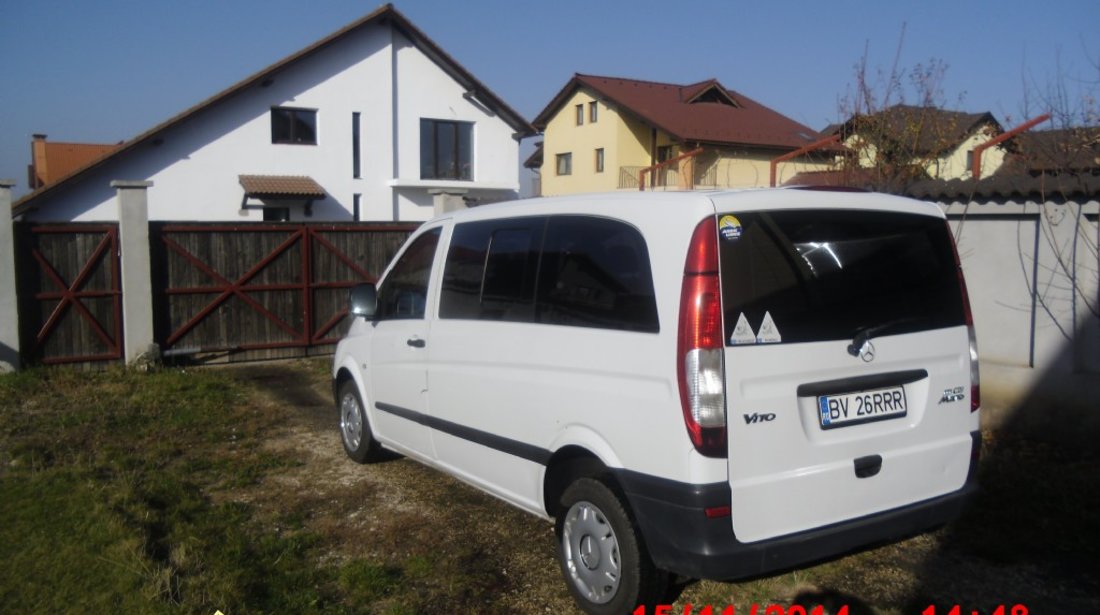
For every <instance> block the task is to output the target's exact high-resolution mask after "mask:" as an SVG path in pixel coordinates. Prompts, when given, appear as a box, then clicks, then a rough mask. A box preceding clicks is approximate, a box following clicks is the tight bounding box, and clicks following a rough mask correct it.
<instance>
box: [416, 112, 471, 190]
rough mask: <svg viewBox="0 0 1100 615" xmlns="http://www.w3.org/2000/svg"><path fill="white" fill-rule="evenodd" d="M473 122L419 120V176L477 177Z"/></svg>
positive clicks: (434, 177)
mask: <svg viewBox="0 0 1100 615" xmlns="http://www.w3.org/2000/svg"><path fill="white" fill-rule="evenodd" d="M473 135H474V125H473V124H472V123H470V122H452V121H448V120H429V119H423V118H422V119H421V120H420V179H463V180H472V179H473V178H474V148H473Z"/></svg>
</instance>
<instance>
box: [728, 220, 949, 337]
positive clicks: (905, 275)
mask: <svg viewBox="0 0 1100 615" xmlns="http://www.w3.org/2000/svg"><path fill="white" fill-rule="evenodd" d="M719 218H720V223H719V227H720V231H719V232H720V235H719V239H718V242H719V256H720V258H721V264H720V267H721V271H722V306H723V309H724V310H725V327H726V339H727V340H730V337H731V336H732V335H733V329H734V327H735V326H736V324H737V322H738V320H739V319H740V317H741V315H742V314H743V315H744V316H745V317H746V319H747V321H748V324H749V325H750V326H751V327H752V330H753V331H757V332H758V331H760V326H761V324H762V322H763V320H764V315H765V313H770V314H771V317H772V320H773V321H774V323H775V329H776V331H777V332H778V334H779V335H780V336H781V338H782V342H811V341H822V340H845V339H848V340H850V339H852V338H853V336H855V334H856V333H858V332H859V331H860V330H862V329H867V328H870V327H882V326H883V325H886V327H885V328H883V329H881V332H880V333H879V335H893V334H898V333H907V332H913V331H920V330H925V329H935V328H942V327H950V326H956V325H961V324H963V323H964V315H963V308H962V299H961V297H960V292H959V282H958V277H957V268H956V265H955V259H954V255H953V252H952V249H951V243H950V242H951V238H950V236H949V234H948V230H947V225H946V223H944V221H943V220H941V219H939V218H933V217H930V216H920V215H912V214H901V213H890V212H875V211H835V210H833V211H807V210H801V211H799V210H789V211H772V212H754V213H744V214H737V215H736V219H737V221H739V223H740V226H741V232H740V233H739V234H738V233H736V232H730V233H726V234H723V233H722V231H721V227H722V226H723V222H722V220H728V219H727V218H724V217H723V216H719ZM727 230H729V229H727Z"/></svg>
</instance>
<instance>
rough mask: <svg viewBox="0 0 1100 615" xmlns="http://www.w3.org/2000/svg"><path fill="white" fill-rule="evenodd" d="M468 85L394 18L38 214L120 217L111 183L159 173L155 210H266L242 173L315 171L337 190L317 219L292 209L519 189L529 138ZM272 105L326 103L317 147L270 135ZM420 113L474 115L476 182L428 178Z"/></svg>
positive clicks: (398, 206)
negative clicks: (355, 150)
mask: <svg viewBox="0 0 1100 615" xmlns="http://www.w3.org/2000/svg"><path fill="white" fill-rule="evenodd" d="M391 37H393V39H394V41H395V43H396V44H395V45H391ZM394 75H396V76H397V84H396V87H394V82H393V76H394ZM463 92H464V90H463V88H461V87H460V86H459V85H458V84H457V83H456V82H455V81H454V80H452V79H451V78H450V77H449V76H447V74H446V73H445V72H444V71H443V70H442V69H441V68H440V67H439V66H437V65H436V64H434V63H433V62H432V61H431V60H429V59H428V58H427V57H426V56H424V55H423V54H422V53H421V52H420V50H419V49H417V48H416V47H415V46H413V45H412V44H411V43H409V42H408V41H407V40H405V39H404V38H403V37H401V36H400V35H399V34H397V33H391V29H390V28H384V27H380V26H377V25H375V26H372V27H366V28H362V29H360V30H358V31H356V32H355V33H353V34H351V35H349V36H346V37H344V38H343V39H341V40H340V42H339V43H337V44H335V45H332V46H330V47H328V48H327V49H325V50H323V51H321V52H319V53H315V54H314V55H312V56H311V57H309V58H307V59H304V60H301V61H299V62H297V63H295V64H294V65H293V66H291V67H290V68H288V69H285V70H283V71H280V72H279V73H277V74H275V75H274V82H273V83H272V84H271V85H269V86H268V87H261V86H260V85H256V86H253V87H251V88H249V89H248V90H247V91H245V92H242V93H240V94H238V95H236V96H234V97H232V98H230V99H228V100H223V101H220V102H219V103H217V104H215V105H213V106H212V107H209V108H207V109H204V110H203V111H201V112H199V113H198V114H196V115H194V116H192V117H191V118H190V119H188V120H187V121H185V122H184V123H182V124H180V125H177V126H175V127H173V128H172V129H170V130H168V131H166V132H164V133H162V134H161V135H160V139H159V141H160V143H159V144H154V143H144V144H142V145H140V146H138V147H136V148H134V149H132V150H131V151H129V152H126V153H124V154H122V155H120V156H119V157H118V158H116V159H115V160H113V161H112V162H111V163H109V164H107V165H104V167H103V168H101V169H98V170H96V171H94V172H92V173H89V174H87V175H86V176H84V177H82V178H81V179H80V181H78V182H72V183H73V184H75V185H70V186H67V187H65V188H63V189H60V190H57V191H55V192H52V193H49V194H47V195H46V196H44V197H43V198H41V199H40V200H39V202H38V204H39V205H40V207H39V208H38V210H36V211H34V212H32V213H30V214H29V215H28V217H29V218H31V219H39V220H81V221H84V220H110V219H114V218H115V217H116V205H115V201H114V197H115V194H114V191H113V190H112V189H110V187H109V185H108V184H109V183H110V181H112V180H116V179H123V180H137V179H145V180H151V181H152V182H153V187H152V188H150V190H149V216H150V219H151V220H195V221H206V220H210V221H258V220H262V219H263V214H262V212H261V211H259V210H241V209H240V205H241V199H242V196H243V190H242V188H241V186H240V183H239V180H238V175H241V174H249V175H308V176H310V177H312V178H314V179H315V180H317V182H318V183H319V184H320V185H321V186H322V187H324V189H325V190H326V192H327V193H328V196H327V198H325V199H323V200H318V201H315V202H314V204H313V216H312V217H311V218H305V217H304V216H303V215H302V211H301V210H300V209H296V208H292V209H291V216H292V219H295V220H318V221H319V220H338V221H339V220H351V219H352V211H353V195H354V194H356V193H358V194H361V195H362V197H361V201H360V217H361V219H363V220H394V219H401V220H425V219H427V218H429V217H431V215H432V213H433V209H432V207H431V204H432V198H431V196H430V195H429V194H428V190H429V189H431V188H448V187H449V188H452V189H453V188H456V187H457V188H463V189H470V190H471V191H472V192H473V193H474V195H475V196H482V197H483V198H485V197H488V198H491V199H493V200H498V199H501V198H515V195H516V192H517V191H518V189H519V171H518V157H519V147H518V142H517V141H516V140H515V139H513V138H512V132H513V129H512V128H511V127H510V126H508V124H507V123H506V122H504V121H503V120H501V119H500V118H498V117H495V116H493V115H491V114H489V113H486V112H485V111H483V110H481V109H479V108H477V107H476V106H475V105H474V104H472V103H470V102H469V101H467V100H465V99H464V98H463V97H462V94H463ZM395 102H396V104H397V106H398V109H397V113H396V114H395V113H394V104H395ZM273 106H289V107H301V108H306V109H316V110H317V132H318V139H317V145H289V144H272V143H271V120H270V108H271V107H273ZM353 112H359V113H361V125H360V135H361V136H360V139H361V149H360V151H361V161H362V162H361V169H362V173H361V178H360V179H354V178H353V173H352V113H353ZM421 117H436V118H444V119H449V118H454V119H461V120H463V121H472V122H476V125H475V129H474V139H475V143H476V146H475V147H476V153H475V174H476V175H475V181H473V182H450V183H442V182H438V183H436V184H437V185H431V184H432V183H431V182H421V181H420V153H419V146H420V125H419V121H420V118H421ZM395 126H396V127H397V130H398V133H397V137H396V138H395V135H394V127H395ZM395 148H396V150H397V153H396V155H397V156H399V159H398V163H399V164H398V165H397V168H396V169H395V164H394V155H395V152H394V150H395ZM453 184H460V185H458V186H454V185H453Z"/></svg>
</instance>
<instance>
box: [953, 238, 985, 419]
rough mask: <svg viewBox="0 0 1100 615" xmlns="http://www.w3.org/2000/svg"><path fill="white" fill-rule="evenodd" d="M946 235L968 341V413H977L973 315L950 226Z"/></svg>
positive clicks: (979, 403) (978, 389)
mask: <svg viewBox="0 0 1100 615" xmlns="http://www.w3.org/2000/svg"><path fill="white" fill-rule="evenodd" d="M947 234H948V236H949V237H951V250H952V252H954V254H955V271H957V272H958V275H959V292H960V293H961V294H962V303H963V314H964V317H965V319H966V334H967V337H968V338H969V340H970V411H971V412H977V411H978V409H979V408H981V407H982V387H981V377H980V374H979V371H978V337H977V335H975V334H974V313H973V312H971V311H970V294H969V293H967V292H966V278H965V277H964V276H963V269H962V261H961V260H960V259H959V249H958V247H957V246H956V245H955V235H954V233H952V232H951V225H950V224H948V225H947Z"/></svg>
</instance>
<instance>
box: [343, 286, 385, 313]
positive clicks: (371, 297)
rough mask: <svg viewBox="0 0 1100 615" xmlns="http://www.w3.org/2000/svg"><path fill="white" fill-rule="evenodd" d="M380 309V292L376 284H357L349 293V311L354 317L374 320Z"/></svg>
mask: <svg viewBox="0 0 1100 615" xmlns="http://www.w3.org/2000/svg"><path fill="white" fill-rule="evenodd" d="M377 307H378V291H376V290H375V289H374V284H356V285H355V286H352V287H351V291H350V292H349V293H348V311H349V312H351V315H352V316H362V317H364V318H373V317H374V310H375V308H377Z"/></svg>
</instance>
